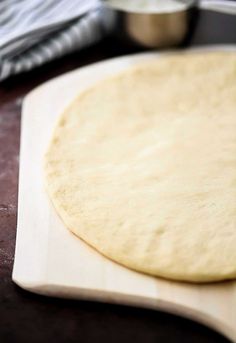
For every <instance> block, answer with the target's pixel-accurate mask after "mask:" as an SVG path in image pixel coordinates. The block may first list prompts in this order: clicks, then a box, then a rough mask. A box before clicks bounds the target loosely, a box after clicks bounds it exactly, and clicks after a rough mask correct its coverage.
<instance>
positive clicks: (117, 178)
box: [45, 52, 236, 282]
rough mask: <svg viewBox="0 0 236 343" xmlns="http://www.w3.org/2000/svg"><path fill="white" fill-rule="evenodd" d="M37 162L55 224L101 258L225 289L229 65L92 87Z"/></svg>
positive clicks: (131, 73)
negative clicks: (42, 166) (58, 220)
mask: <svg viewBox="0 0 236 343" xmlns="http://www.w3.org/2000/svg"><path fill="white" fill-rule="evenodd" d="M45 159H46V161H45V172H46V186H47V190H48V193H49V195H50V198H51V200H52V202H53V204H54V206H55V208H56V210H57V212H58V214H59V215H60V217H61V218H62V220H63V222H64V223H65V225H66V226H67V227H68V228H69V229H70V230H71V231H72V232H73V233H75V234H76V235H77V236H79V237H80V238H82V239H83V240H84V241H86V242H87V243H88V244H90V245H91V246H93V247H94V248H95V249H97V250H98V251H99V252H101V253H102V254H104V255H105V256H107V257H109V258H111V259H112V260H114V261H117V262H119V263H121V264H123V265H125V266H127V267H130V268H132V269H135V270H138V271H141V272H145V273H148V274H152V275H156V276H161V277H165V278H169V279H176V280H186V281H191V282H206V281H217V280H222V279H231V278H235V277H236V55H235V54H234V53H216V52H214V53H213V52H212V53H207V54H204V55H203V54H199V53H198V54H196V53H192V54H188V55H178V54H177V55H172V56H168V57H167V56H166V57H163V58H159V59H156V60H155V61H154V62H151V63H150V62H149V63H146V64H141V65H139V66H138V67H135V68H133V69H132V68H131V69H129V70H127V71H125V72H123V73H122V74H119V75H118V76H115V77H113V78H111V79H107V80H105V81H101V82H100V83H99V84H96V85H95V86H93V87H92V88H91V89H88V90H86V91H85V92H84V93H83V94H81V95H79V96H78V97H77V99H75V100H74V102H73V103H72V104H71V105H70V106H69V108H67V110H66V111H65V112H64V113H63V115H62V116H61V118H60V120H59V122H58V124H57V126H56V129H55V132H54V135H53V138H52V140H51V143H50V146H49V149H48V152H47V153H46V156H45ZM64 253H65V254H66V253H67V252H66V251H65V252H64Z"/></svg>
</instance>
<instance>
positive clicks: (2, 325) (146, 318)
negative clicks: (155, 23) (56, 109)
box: [0, 12, 236, 343]
mask: <svg viewBox="0 0 236 343" xmlns="http://www.w3.org/2000/svg"><path fill="white" fill-rule="evenodd" d="M199 43H200V44H201V43H202V44H206V43H236V17H234V16H229V15H221V14H217V13H210V12H205V13H202V14H201V15H200V18H199V24H198V27H197V30H196V32H195V34H194V36H193V38H192V40H191V44H199ZM134 51H138V49H137V48H136V49H134V48H132V49H131V48H127V47H124V46H120V45H119V44H118V43H117V42H115V41H113V40H112V39H106V40H104V41H103V42H102V43H100V44H97V45H96V46H94V47H92V48H89V49H86V50H84V51H82V52H76V53H74V54H73V55H70V56H67V57H64V58H62V59H60V60H58V61H55V62H52V63H50V64H48V65H46V66H43V67H41V68H39V69H37V70H34V71H32V72H30V73H27V74H23V75H19V76H16V77H13V78H11V79H9V80H6V81H5V82H3V83H2V84H0V341H1V342H2V343H3V342H43V341H45V342H48V341H50V340H57V341H58V342H96V341H103V342H104V343H106V342H121V341H125V342H126V341H127V342H128V341H132V340H135V342H161V343H162V342H167V343H169V342H183V343H184V342H191V343H194V342H207V343H209V342H212V343H213V342H214V343H217V342H228V341H227V340H226V339H225V338H223V337H222V336H220V335H219V334H217V333H215V332H213V331H211V330H210V329H208V328H206V327H204V326H201V325H200V324H197V323H194V322H192V321H189V320H187V319H183V318H180V317H176V316H172V315H170V314H165V313H162V312H158V311H152V310H144V309H139V308H133V307H127V306H120V305H109V304H102V303H96V302H87V301H69V300H62V299H53V298H46V297H42V296H38V295H35V294H31V293H28V292H26V291H23V290H21V289H20V288H19V287H17V286H16V285H14V284H13V282H12V281H11V272H12V266H13V261H14V248H15V233H16V221H17V219H16V216H17V184H18V161H19V141H20V116H21V102H22V99H23V97H24V96H25V94H27V93H28V92H29V91H30V90H31V89H33V88H34V87H36V86H37V85H39V84H40V83H42V82H44V81H46V80H48V79H50V78H52V77H54V76H57V75H59V74H62V73H64V72H66V71H69V70H72V69H74V68H78V67H80V66H83V65H86V64H89V63H92V62H95V61H99V60H102V59H106V58H110V57H113V56H119V55H123V54H127V53H132V52H134Z"/></svg>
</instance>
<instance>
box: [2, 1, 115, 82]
mask: <svg viewBox="0 0 236 343" xmlns="http://www.w3.org/2000/svg"><path fill="white" fill-rule="evenodd" d="M108 30H109V21H107V25H105V23H104V21H103V19H102V15H101V5H100V3H99V1H98V0H44V1H43V0H2V1H1V2H0V81H1V80H4V79H6V78H8V77H9V76H11V75H15V74H18V73H21V72H25V71H28V70H31V69H33V68H35V67H38V66H40V65H42V64H44V63H46V62H48V61H51V60H53V59H55V58H58V57H61V56H63V55H65V54H67V53H69V52H72V51H74V50H77V49H81V48H84V47H86V46H88V45H91V44H92V43H95V42H97V41H99V40H100V39H101V38H102V37H103V36H104V35H105V34H106V32H107V31H108Z"/></svg>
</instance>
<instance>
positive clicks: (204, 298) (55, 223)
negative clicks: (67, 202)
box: [13, 54, 236, 341]
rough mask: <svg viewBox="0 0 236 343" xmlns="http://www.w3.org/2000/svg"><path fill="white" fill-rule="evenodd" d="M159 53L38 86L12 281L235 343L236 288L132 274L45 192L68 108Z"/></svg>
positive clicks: (27, 121)
mask: <svg viewBox="0 0 236 343" xmlns="http://www.w3.org/2000/svg"><path fill="white" fill-rule="evenodd" d="M154 57H156V54H144V55H140V56H131V57H126V58H121V59H118V60H113V61H107V62H104V63H100V64H97V65H93V66H90V67H87V68H84V69H82V70H81V69H80V70H78V71H74V72H72V73H69V74H67V75H65V76H62V77H60V78H58V79H56V80H53V81H50V82H49V83H47V84H45V85H43V86H41V87H39V88H37V89H36V90H35V91H33V92H32V93H30V95H28V96H27V98H26V100H25V101H24V106H23V122H22V139H21V163H20V187H19V214H18V232H17V248H16V260H15V265H14V272H13V279H14V281H15V282H16V283H17V284H18V285H20V286H21V287H23V288H25V289H28V290H31V291H33V292H36V293H40V294H45V295H54V296H59V297H66V298H84V299H98V300H103V301H108V302H115V303H124V304H132V305H136V306H143V307H151V308H159V309H163V310H166V311H170V312H173V313H177V314H182V315H185V316H187V317H189V318H194V319H197V320H199V321H201V322H204V323H205V324H207V325H209V326H211V327H214V328H215V329H217V330H219V331H220V332H222V333H224V334H225V335H226V336H228V337H229V338H231V339H232V340H234V341H236V331H235V321H236V297H235V294H236V283H235V282H225V283H218V284H211V285H210V284H209V285H189V284H184V283H177V282H170V281H166V280H162V279H157V278H153V277H150V276H146V275H143V274H140V273H136V272H134V271H130V270H128V269H126V268H124V267H122V266H120V265H118V264H116V263H114V262H112V261H110V260H108V259H106V258H105V257H103V256H101V255H100V254H98V253H97V252H95V251H94V250H93V249H92V248H90V247H89V246H87V245H86V244H85V243H84V242H82V241H80V240H79V239H77V238H76V237H75V236H73V235H72V234H71V233H70V232H69V231H67V230H66V229H65V228H64V226H63V224H62V222H61V221H60V219H59V218H58V217H57V215H56V213H55V211H54V209H53V208H52V206H51V204H50V202H49V200H48V197H47V195H46V193H45V190H44V185H43V175H42V158H43V154H44V152H45V150H46V146H47V144H48V141H49V138H50V136H51V132H52V128H53V126H54V124H55V121H56V120H57V117H58V115H59V114H60V112H61V110H62V108H63V107H64V106H66V105H67V104H68V103H69V102H70V101H71V100H72V99H73V97H74V96H75V94H77V93H78V92H80V91H82V90H83V89H85V88H86V87H88V86H89V85H90V84H91V83H94V82H96V80H100V79H101V78H104V77H105V76H107V75H112V74H114V71H115V72H118V71H120V70H123V69H125V68H127V67H128V66H130V65H134V64H135V63H138V62H140V61H141V60H143V59H145V60H146V59H148V58H154Z"/></svg>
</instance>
